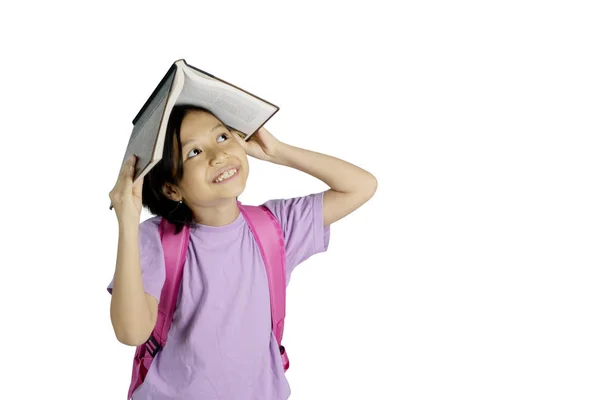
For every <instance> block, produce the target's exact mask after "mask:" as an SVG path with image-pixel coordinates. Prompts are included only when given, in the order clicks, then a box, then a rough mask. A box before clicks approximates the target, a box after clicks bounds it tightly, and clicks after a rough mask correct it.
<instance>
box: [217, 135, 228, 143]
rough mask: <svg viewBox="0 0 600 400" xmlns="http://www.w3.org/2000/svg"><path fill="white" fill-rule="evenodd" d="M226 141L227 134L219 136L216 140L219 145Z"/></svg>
mask: <svg viewBox="0 0 600 400" xmlns="http://www.w3.org/2000/svg"><path fill="white" fill-rule="evenodd" d="M221 138H223V140H220V139H221ZM227 139H229V134H228V133H221V134H220V135H219V137H218V138H217V142H219V143H221V142H224V141H226V140H227Z"/></svg>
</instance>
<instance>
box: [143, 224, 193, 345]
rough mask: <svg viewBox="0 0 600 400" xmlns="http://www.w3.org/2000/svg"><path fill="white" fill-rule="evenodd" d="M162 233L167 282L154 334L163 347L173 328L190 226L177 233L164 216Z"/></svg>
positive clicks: (161, 297)
mask: <svg viewBox="0 0 600 400" xmlns="http://www.w3.org/2000/svg"><path fill="white" fill-rule="evenodd" d="M160 233H161V242H162V246H163V252H164V254H165V270H166V275H165V284H164V286H163V289H162V292H161V294H160V303H159V306H158V317H157V318H156V326H155V328H154V331H153V332H152V334H153V336H154V335H155V336H154V337H155V338H156V339H157V341H158V342H159V345H160V347H161V348H162V347H164V345H165V344H166V343H167V336H168V335H169V329H171V322H173V313H174V312H175V307H176V306H177V297H178V295H179V287H180V286H181V277H182V276H183V265H184V264H185V258H186V255H187V249H188V243H189V241H190V228H189V227H188V226H185V225H184V227H183V230H182V231H181V232H179V234H177V235H176V234H175V225H174V224H171V223H169V222H168V221H167V220H166V219H164V218H163V219H162V221H161V229H160Z"/></svg>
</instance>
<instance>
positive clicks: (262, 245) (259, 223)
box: [238, 202, 290, 371]
mask: <svg viewBox="0 0 600 400" xmlns="http://www.w3.org/2000/svg"><path fill="white" fill-rule="evenodd" d="M238 207H239V209H240V211H241V213H242V214H243V215H244V218H245V219H246V222H247V223H248V225H249V226H250V230H251V231H252V233H253V234H254V238H255V240H256V242H257V243H258V247H259V249H260V254H261V256H262V259H263V261H264V263H265V268H266V271H267V279H268V282H269V294H270V297H271V326H272V329H273V333H274V335H275V338H276V339H277V344H278V345H279V351H280V353H281V357H282V361H283V369H284V371H287V369H288V368H289V366H290V362H289V359H288V356H287V352H286V351H285V347H283V345H282V344H281V341H282V339H283V327H284V320H285V301H286V299H285V294H286V293H285V291H286V273H285V244H284V239H283V232H282V230H281V225H280V224H279V221H277V218H275V216H274V215H273V214H272V213H271V212H270V211H269V209H268V208H266V207H265V206H260V207H256V206H246V205H242V204H241V203H239V202H238Z"/></svg>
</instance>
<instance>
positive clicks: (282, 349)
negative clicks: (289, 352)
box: [279, 345, 285, 355]
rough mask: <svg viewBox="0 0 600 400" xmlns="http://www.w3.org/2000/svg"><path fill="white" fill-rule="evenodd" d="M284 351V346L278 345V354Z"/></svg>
mask: <svg viewBox="0 0 600 400" xmlns="http://www.w3.org/2000/svg"><path fill="white" fill-rule="evenodd" d="M283 353H285V347H283V346H281V345H279V354H281V355H283Z"/></svg>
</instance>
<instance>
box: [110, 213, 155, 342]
mask: <svg viewBox="0 0 600 400" xmlns="http://www.w3.org/2000/svg"><path fill="white" fill-rule="evenodd" d="M118 243H119V244H118V250H117V265H116V270H115V277H114V283H113V289H112V298H111V302H110V319H111V322H112V325H113V329H114V331H115V335H116V336H117V339H118V340H119V341H120V342H121V343H124V344H127V345H130V346H138V345H140V344H142V343H144V342H145V341H146V340H148V338H149V337H150V334H151V333H152V329H153V328H154V325H155V324H156V318H157V313H158V301H157V300H156V299H155V298H154V297H153V296H151V295H149V294H146V293H145V292H144V287H143V283H142V271H141V266H140V247H139V243H138V226H137V225H132V224H124V225H123V224H119V242H118Z"/></svg>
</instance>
